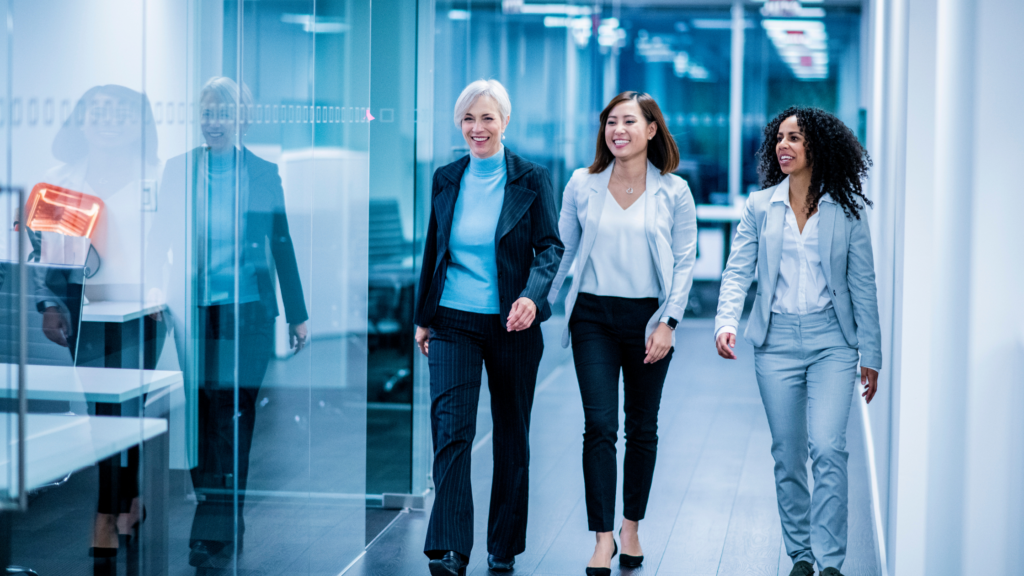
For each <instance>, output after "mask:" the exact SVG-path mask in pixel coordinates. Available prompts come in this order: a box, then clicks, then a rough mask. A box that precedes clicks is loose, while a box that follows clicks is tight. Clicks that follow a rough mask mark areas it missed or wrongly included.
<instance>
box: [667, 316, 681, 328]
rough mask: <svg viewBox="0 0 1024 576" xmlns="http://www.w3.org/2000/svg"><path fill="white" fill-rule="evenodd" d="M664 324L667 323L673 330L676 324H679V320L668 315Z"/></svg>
mask: <svg viewBox="0 0 1024 576" xmlns="http://www.w3.org/2000/svg"><path fill="white" fill-rule="evenodd" d="M665 324H666V325H668V327H669V328H671V329H673V330H675V329H676V324H679V320H676V319H675V318H672V317H671V316H670V317H669V319H668V322H665Z"/></svg>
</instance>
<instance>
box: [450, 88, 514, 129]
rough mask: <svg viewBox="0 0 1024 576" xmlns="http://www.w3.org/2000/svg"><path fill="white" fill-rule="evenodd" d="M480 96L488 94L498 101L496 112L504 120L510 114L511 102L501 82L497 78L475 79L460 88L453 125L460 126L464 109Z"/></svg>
mask: <svg viewBox="0 0 1024 576" xmlns="http://www.w3.org/2000/svg"><path fill="white" fill-rule="evenodd" d="M481 96H490V97H491V98H494V101H495V102H497V103H498V112H500V113H501V119H502V120H505V119H506V118H508V117H509V115H511V114H512V102H510V101H509V99H508V92H507V91H506V90H505V87H504V86H502V85H501V82H498V81H497V80H477V81H476V82H473V83H472V84H470V85H469V86H466V88H465V89H463V90H462V94H459V99H458V100H456V101H455V125H456V126H462V117H463V116H464V115H465V114H466V110H469V107H470V106H472V105H473V103H474V102H476V99H477V98H479V97H481Z"/></svg>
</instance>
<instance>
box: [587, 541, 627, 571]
mask: <svg viewBox="0 0 1024 576" xmlns="http://www.w3.org/2000/svg"><path fill="white" fill-rule="evenodd" d="M612 546H615V549H614V550H612V558H615V555H616V554H618V553H619V544H618V542H616V541H615V538H612ZM587 576H612V569H611V568H591V567H589V566H588V567H587Z"/></svg>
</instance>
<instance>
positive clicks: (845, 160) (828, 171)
mask: <svg viewBox="0 0 1024 576" xmlns="http://www.w3.org/2000/svg"><path fill="white" fill-rule="evenodd" d="M792 116H795V117H796V123H797V125H798V126H800V129H801V130H803V133H804V140H805V142H806V144H805V147H806V149H807V162H808V163H809V164H810V165H811V187H810V190H808V202H807V214H808V215H810V214H813V213H814V211H815V210H817V209H818V201H819V200H821V197H822V196H824V195H825V194H826V193H828V194H830V195H831V196H832V198H833V199H834V200H835V201H836V202H838V203H839V205H840V206H842V207H843V212H844V213H846V216H847V217H851V216H852V217H854V218H857V219H858V220H859V219H860V211H861V210H862V209H863V208H864V205H865V204H866V205H868V206H871V200H869V199H868V197H867V196H865V195H864V189H863V181H864V179H866V178H867V177H868V172H869V171H870V169H871V157H870V156H868V151H867V150H865V149H864V147H863V146H861V143H860V141H859V140H857V136H856V135H854V133H853V131H852V130H850V128H849V127H847V126H846V124H843V122H842V121H841V120H840V119H839V118H836V117H835V116H833V115H832V114H829V113H828V112H825V111H824V110H822V109H820V108H804V107H799V106H794V107H791V108H788V109H786V110H785V111H783V112H782V113H781V114H779V115H778V116H776V117H775V119H774V120H772V121H771V122H769V123H768V125H767V126H765V127H764V142H763V143H762V144H761V148H760V150H758V151H757V156H758V160H759V164H758V167H757V173H758V175H759V176H760V178H761V187H762V188H768V187H771V186H775V185H776V184H779V183H780V182H782V181H783V180H785V179H786V174H784V173H783V172H782V168H780V167H779V159H778V158H777V157H776V156H775V145H776V143H777V142H778V133H779V125H780V124H782V122H783V121H785V120H786V118H790V117H792Z"/></svg>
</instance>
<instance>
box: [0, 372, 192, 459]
mask: <svg viewBox="0 0 1024 576" xmlns="http://www.w3.org/2000/svg"><path fill="white" fill-rule="evenodd" d="M8 367H9V365H7V364H0V400H7V401H9V400H13V399H15V398H17V397H18V385H17V381H8V378H12V379H13V378H16V377H17V376H16V375H17V372H16V371H15V370H10V369H8ZM25 376H26V378H25V395H26V396H27V397H28V399H29V400H32V401H44V402H45V401H56V402H88V403H91V404H95V405H96V415H97V416H122V415H125V416H139V415H143V414H144V413H148V414H150V415H152V414H153V412H152V408H147V407H146V406H144V405H143V402H142V397H143V396H144V395H146V394H149V398H148V400H147V401H146V403H145V404H147V405H149V404H151V403H152V402H154V401H155V400H156V398H157V397H159V396H165V395H166V396H168V398H167V404H166V407H165V410H166V412H160V413H159V414H158V415H159V416H166V417H167V419H168V420H169V422H170V426H171V429H172V430H171V432H172V433H171V435H170V437H169V441H170V456H169V458H170V462H169V465H170V467H171V468H174V469H181V468H187V467H188V465H187V462H186V461H185V459H184V454H185V388H184V379H183V378H182V374H181V372H178V371H172V370H135V369H125V368H81V367H77V368H73V367H71V366H27V367H26V374H25ZM64 410H67V408H62V409H60V411H64ZM51 411H53V410H51Z"/></svg>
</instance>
